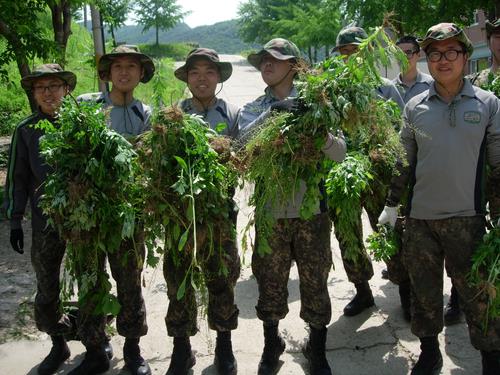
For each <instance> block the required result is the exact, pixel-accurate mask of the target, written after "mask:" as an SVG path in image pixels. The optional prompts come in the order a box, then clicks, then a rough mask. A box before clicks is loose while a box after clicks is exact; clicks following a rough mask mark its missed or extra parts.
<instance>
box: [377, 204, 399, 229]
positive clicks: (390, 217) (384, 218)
mask: <svg viewBox="0 0 500 375" xmlns="http://www.w3.org/2000/svg"><path fill="white" fill-rule="evenodd" d="M397 219H398V208H397V207H389V206H384V210H383V211H382V213H381V214H380V216H379V217H378V223H379V224H380V225H384V224H389V225H390V226H391V228H394V226H395V225H396V220H397Z"/></svg>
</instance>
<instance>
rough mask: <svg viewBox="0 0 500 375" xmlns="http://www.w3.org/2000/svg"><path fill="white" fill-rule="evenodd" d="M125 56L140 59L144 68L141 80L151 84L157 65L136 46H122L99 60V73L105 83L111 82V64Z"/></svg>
mask: <svg viewBox="0 0 500 375" xmlns="http://www.w3.org/2000/svg"><path fill="white" fill-rule="evenodd" d="M123 56H130V57H134V58H137V59H139V61H140V62H141V66H142V67H143V68H144V76H143V77H142V79H141V82H142V83H146V82H149V81H150V80H151V78H153V75H154V72H155V64H154V63H153V60H152V59H151V58H150V57H149V56H148V55H145V54H143V53H141V51H139V47H137V46H134V45H130V44H129V45H125V44H124V45H121V46H118V47H116V48H114V49H113V50H112V51H111V52H110V53H107V54H105V55H102V56H101V58H100V59H99V64H98V65H97V71H98V72H99V77H100V78H101V79H102V80H103V81H110V78H109V71H110V68H111V63H112V62H113V60H114V59H116V58H118V57H123Z"/></svg>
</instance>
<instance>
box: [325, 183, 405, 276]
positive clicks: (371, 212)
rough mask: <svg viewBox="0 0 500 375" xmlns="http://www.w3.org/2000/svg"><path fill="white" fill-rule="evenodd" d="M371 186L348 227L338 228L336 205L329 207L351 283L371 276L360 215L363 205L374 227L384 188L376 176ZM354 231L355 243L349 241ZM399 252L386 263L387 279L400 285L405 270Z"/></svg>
mask: <svg viewBox="0 0 500 375" xmlns="http://www.w3.org/2000/svg"><path fill="white" fill-rule="evenodd" d="M372 185H373V186H371V187H370V189H369V190H370V192H369V193H366V194H365V195H364V196H363V197H362V205H361V206H360V207H359V209H358V212H357V214H356V218H357V220H356V221H355V222H353V223H352V225H351V226H350V228H349V229H344V230H340V225H339V216H338V215H337V214H336V212H335V208H334V207H333V208H331V209H330V210H329V214H330V219H331V220H332V222H333V230H334V233H335V237H336V238H337V241H338V242H339V247H340V254H341V257H342V262H343V264H344V269H345V272H346V274H347V278H348V279H349V281H350V282H352V283H354V284H359V283H363V282H365V281H368V280H370V279H371V278H372V277H373V266H372V262H371V260H370V256H369V255H368V253H367V250H366V247H365V244H364V241H363V222H362V219H361V214H362V210H363V208H364V209H365V210H366V213H367V214H368V219H369V221H370V226H371V227H372V229H373V230H376V229H377V223H378V217H379V216H380V214H381V213H382V210H383V209H384V205H385V198H386V194H387V187H386V185H384V183H383V181H382V180H379V179H376V180H375V182H374V183H373V184H372ZM346 230H348V231H349V234H347V233H346V232H345V231H346ZM353 233H354V234H355V236H356V238H357V241H356V242H355V243H352V241H349V240H348V237H349V236H352V234H353ZM400 253H401V252H398V253H397V254H396V255H395V256H393V257H392V259H391V260H390V261H388V262H387V270H388V274H389V279H390V280H391V281H392V282H393V283H395V284H400V283H402V282H404V281H407V280H408V273H407V271H406V268H405V266H404V264H403V262H402V257H401V255H400Z"/></svg>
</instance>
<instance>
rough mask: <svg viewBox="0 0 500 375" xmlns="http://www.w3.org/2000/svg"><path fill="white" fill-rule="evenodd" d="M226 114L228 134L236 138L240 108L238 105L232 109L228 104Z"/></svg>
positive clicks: (238, 130) (238, 132) (238, 131)
mask: <svg viewBox="0 0 500 375" xmlns="http://www.w3.org/2000/svg"><path fill="white" fill-rule="evenodd" d="M228 109H229V110H228V116H229V120H230V122H231V123H230V124H228V126H229V131H228V135H229V137H231V138H232V139H236V138H238V136H239V134H240V125H239V123H240V116H241V115H240V114H241V110H240V108H238V107H235V108H234V110H233V108H230V107H229V106H228Z"/></svg>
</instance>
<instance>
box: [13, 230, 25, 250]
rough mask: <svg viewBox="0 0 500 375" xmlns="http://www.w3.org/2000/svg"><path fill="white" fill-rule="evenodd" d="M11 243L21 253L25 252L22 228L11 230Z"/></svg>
mask: <svg viewBox="0 0 500 375" xmlns="http://www.w3.org/2000/svg"><path fill="white" fill-rule="evenodd" d="M10 244H11V245H12V248H13V249H14V251H16V252H18V253H19V254H23V253H24V250H23V248H24V233H23V229H22V228H17V229H11V230H10Z"/></svg>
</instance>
